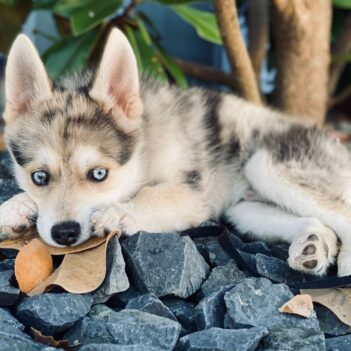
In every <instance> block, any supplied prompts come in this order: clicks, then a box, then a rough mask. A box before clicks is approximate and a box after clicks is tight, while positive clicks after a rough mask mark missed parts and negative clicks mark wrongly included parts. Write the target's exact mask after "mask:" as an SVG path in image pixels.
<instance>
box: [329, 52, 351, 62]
mask: <svg viewBox="0 0 351 351" xmlns="http://www.w3.org/2000/svg"><path fill="white" fill-rule="evenodd" d="M332 62H347V63H348V62H351V52H349V53H347V54H342V55H335V56H333V57H332Z"/></svg>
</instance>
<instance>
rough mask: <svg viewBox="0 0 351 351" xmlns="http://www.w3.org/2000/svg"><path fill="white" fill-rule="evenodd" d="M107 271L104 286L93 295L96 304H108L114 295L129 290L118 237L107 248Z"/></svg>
mask: <svg viewBox="0 0 351 351" xmlns="http://www.w3.org/2000/svg"><path fill="white" fill-rule="evenodd" d="M106 265H107V270H106V277H105V280H104V282H103V283H102V285H101V286H100V287H99V288H98V289H97V290H96V291H95V292H94V293H93V298H94V304H98V303H104V302H106V301H107V300H108V299H109V298H110V297H111V296H112V295H114V294H117V293H119V292H121V291H125V290H127V289H128V288H129V280H128V277H127V275H126V272H125V263H124V259H123V256H122V250H121V246H120V244H119V240H118V238H117V236H115V237H113V238H112V239H111V241H110V242H109V244H108V248H107V260H106Z"/></svg>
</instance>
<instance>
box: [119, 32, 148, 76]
mask: <svg viewBox="0 0 351 351" xmlns="http://www.w3.org/2000/svg"><path fill="white" fill-rule="evenodd" d="M123 29H124V32H125V34H126V36H127V38H128V40H129V43H130V45H131V46H132V48H133V51H134V55H135V57H136V60H137V64H138V67H139V70H140V71H142V70H143V69H144V67H143V62H142V60H141V55H140V51H139V47H138V43H137V40H136V37H135V35H134V32H133V30H132V28H131V27H130V26H128V25H125V26H124V27H123Z"/></svg>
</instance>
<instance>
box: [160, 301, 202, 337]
mask: <svg viewBox="0 0 351 351" xmlns="http://www.w3.org/2000/svg"><path fill="white" fill-rule="evenodd" d="M162 302H163V303H164V304H165V305H166V306H167V307H168V308H169V309H170V310H171V311H172V313H173V314H174V315H175V317H176V318H177V320H178V322H179V323H180V324H181V326H182V331H181V333H180V334H181V335H182V336H183V335H186V334H190V333H193V332H194V331H196V330H197V327H196V322H195V315H194V308H195V304H194V303H191V302H187V301H184V300H181V299H180V298H176V297H168V298H165V299H163V300H162Z"/></svg>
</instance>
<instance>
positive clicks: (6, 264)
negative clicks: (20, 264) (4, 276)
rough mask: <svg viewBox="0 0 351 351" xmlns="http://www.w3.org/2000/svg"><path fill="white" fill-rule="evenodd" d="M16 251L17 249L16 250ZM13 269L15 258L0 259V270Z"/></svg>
mask: <svg viewBox="0 0 351 351" xmlns="http://www.w3.org/2000/svg"><path fill="white" fill-rule="evenodd" d="M17 252H18V251H17ZM14 269H15V260H14V259H12V258H6V259H4V260H2V261H0V272H2V271H8V270H11V271H13V270H14Z"/></svg>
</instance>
